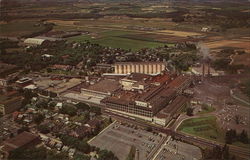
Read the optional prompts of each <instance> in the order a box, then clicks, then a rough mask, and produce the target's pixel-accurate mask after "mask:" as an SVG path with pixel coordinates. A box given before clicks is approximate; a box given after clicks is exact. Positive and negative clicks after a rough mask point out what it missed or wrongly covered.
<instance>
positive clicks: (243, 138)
mask: <svg viewBox="0 0 250 160" xmlns="http://www.w3.org/2000/svg"><path fill="white" fill-rule="evenodd" d="M239 141H241V142H242V143H245V144H247V143H248V142H249V140H248V135H247V131H245V130H242V132H241V134H240V135H239Z"/></svg>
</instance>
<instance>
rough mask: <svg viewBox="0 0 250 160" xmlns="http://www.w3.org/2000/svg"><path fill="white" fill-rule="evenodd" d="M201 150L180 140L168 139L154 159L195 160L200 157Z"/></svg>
mask: <svg viewBox="0 0 250 160" xmlns="http://www.w3.org/2000/svg"><path fill="white" fill-rule="evenodd" d="M201 158H202V154H201V150H200V149H199V148H198V147H196V146H193V145H190V144H187V143H183V142H180V141H173V140H170V141H168V142H167V143H166V144H165V146H164V147H163V148H162V150H161V151H160V153H159V154H158V155H157V157H156V159H155V160H195V159H197V160H198V159H201Z"/></svg>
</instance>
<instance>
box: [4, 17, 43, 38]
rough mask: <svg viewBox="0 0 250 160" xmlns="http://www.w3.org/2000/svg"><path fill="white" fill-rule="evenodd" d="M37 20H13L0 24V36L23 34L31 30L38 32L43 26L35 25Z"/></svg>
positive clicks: (29, 32) (31, 31)
mask: <svg viewBox="0 0 250 160" xmlns="http://www.w3.org/2000/svg"><path fill="white" fill-rule="evenodd" d="M36 24H38V22H37V21H13V22H10V23H7V24H0V36H15V37H19V36H24V35H27V34H31V33H33V32H39V31H41V30H43V29H44V28H45V27H44V26H43V25H37V26H36Z"/></svg>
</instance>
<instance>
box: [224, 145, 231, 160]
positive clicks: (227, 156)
mask: <svg viewBox="0 0 250 160" xmlns="http://www.w3.org/2000/svg"><path fill="white" fill-rule="evenodd" d="M229 157H230V155H229V147H228V146H227V144H225V145H224V147H223V149H222V158H223V159H225V160H227V159H229Z"/></svg>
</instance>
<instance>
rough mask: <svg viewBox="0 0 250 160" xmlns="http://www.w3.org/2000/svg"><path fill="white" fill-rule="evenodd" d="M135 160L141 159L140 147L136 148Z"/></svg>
mask: <svg viewBox="0 0 250 160" xmlns="http://www.w3.org/2000/svg"><path fill="white" fill-rule="evenodd" d="M135 160H140V155H139V149H136V152H135Z"/></svg>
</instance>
